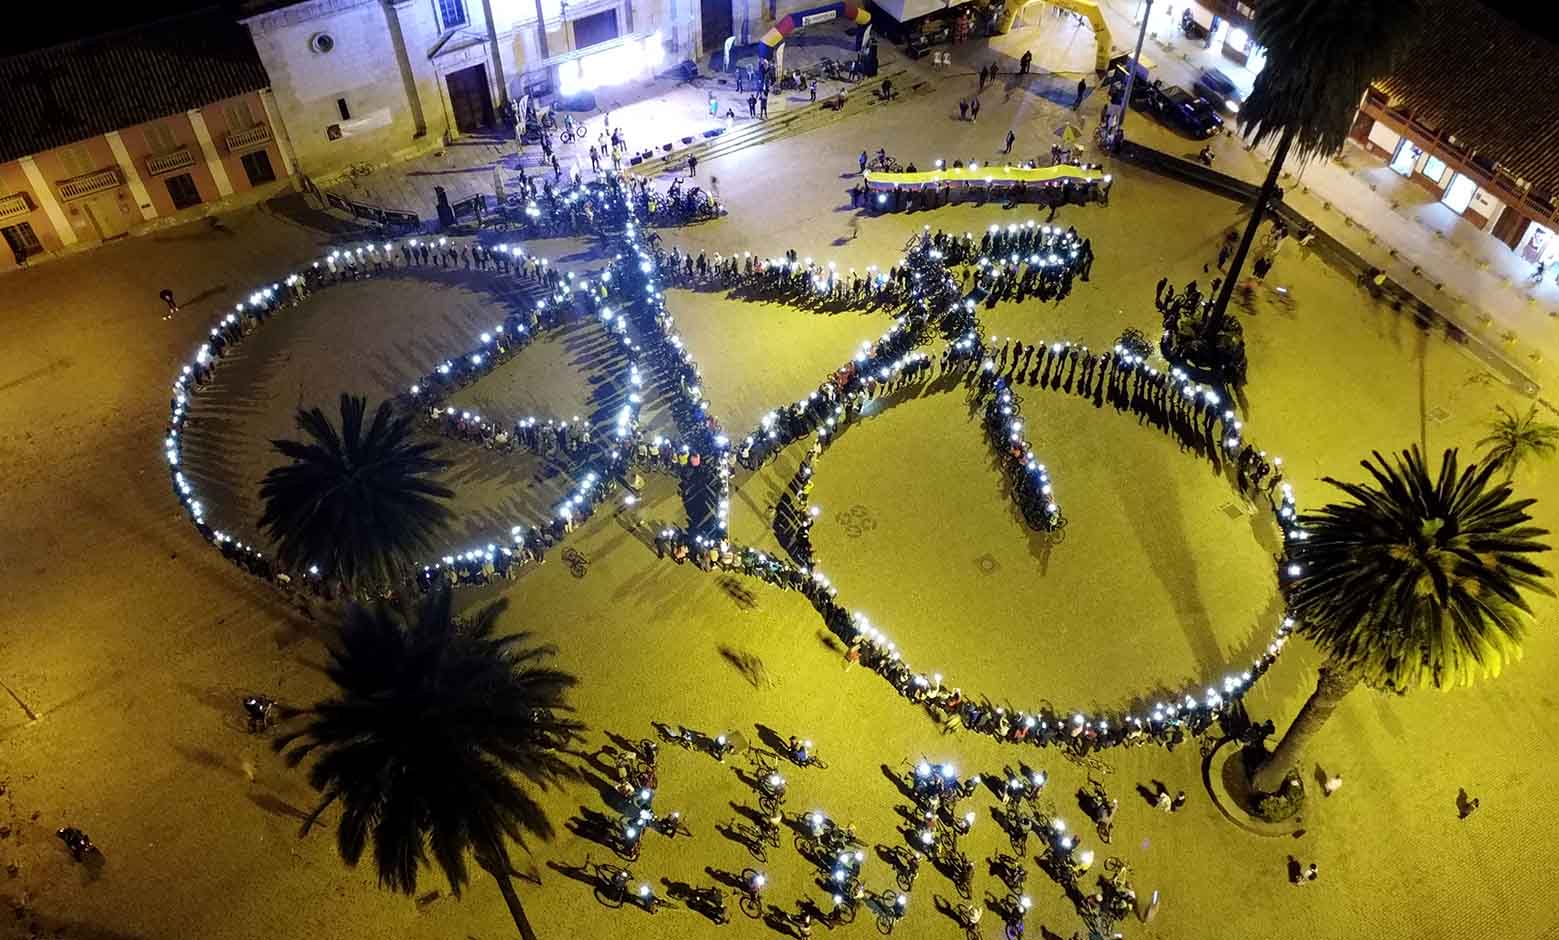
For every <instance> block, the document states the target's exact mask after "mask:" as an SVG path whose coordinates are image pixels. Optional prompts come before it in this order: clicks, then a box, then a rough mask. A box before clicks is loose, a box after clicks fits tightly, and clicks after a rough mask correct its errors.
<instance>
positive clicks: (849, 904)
mask: <svg viewBox="0 0 1559 940" xmlns="http://www.w3.org/2000/svg"><path fill="white" fill-rule="evenodd" d="M833 897H834V909H833V910H832V911H830V912H829V914H828V917H829V920H830V921H831V922H833V923H834V924H837V925H844V924H853V923H855V914H856V906H857V905H856V903H855V898H854V897H853V896H851V895H846V894H836V895H834V896H833Z"/></svg>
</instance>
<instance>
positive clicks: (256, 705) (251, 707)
mask: <svg viewBox="0 0 1559 940" xmlns="http://www.w3.org/2000/svg"><path fill="white" fill-rule="evenodd" d="M275 707H276V701H275V700H274V699H269V698H266V697H265V696H263V695H250V696H246V697H245V698H244V712H245V713H246V714H248V716H249V730H250V731H264V730H265V729H266V728H268V727H270V724H271V713H272V710H273V709H275Z"/></svg>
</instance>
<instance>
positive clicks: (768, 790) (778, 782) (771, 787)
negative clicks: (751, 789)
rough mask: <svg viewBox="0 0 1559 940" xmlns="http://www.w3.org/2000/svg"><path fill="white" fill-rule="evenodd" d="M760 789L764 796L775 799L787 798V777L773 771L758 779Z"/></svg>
mask: <svg viewBox="0 0 1559 940" xmlns="http://www.w3.org/2000/svg"><path fill="white" fill-rule="evenodd" d="M758 789H759V790H761V791H762V792H763V795H764V796H767V797H771V798H773V799H775V800H783V799H784V798H785V778H784V777H781V776H780V775H779V774H778V773H771V774H769V775H768V776H766V777H762V778H760V779H759V780H758Z"/></svg>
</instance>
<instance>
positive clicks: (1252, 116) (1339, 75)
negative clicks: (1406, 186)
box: [1240, 0, 1425, 160]
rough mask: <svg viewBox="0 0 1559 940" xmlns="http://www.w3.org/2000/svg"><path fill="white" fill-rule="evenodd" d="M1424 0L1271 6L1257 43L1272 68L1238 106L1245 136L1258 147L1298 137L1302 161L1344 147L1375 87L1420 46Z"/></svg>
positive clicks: (1277, 2) (1318, 0)
mask: <svg viewBox="0 0 1559 940" xmlns="http://www.w3.org/2000/svg"><path fill="white" fill-rule="evenodd" d="M1424 15H1425V11H1424V5H1423V3H1422V0H1271V2H1267V3H1263V4H1262V5H1261V14H1260V16H1259V17H1258V18H1257V19H1256V23H1255V27H1254V31H1255V40H1256V42H1258V43H1260V44H1261V45H1262V46H1263V47H1264V48H1265V49H1266V53H1267V63H1266V65H1265V66H1264V67H1263V68H1262V70H1261V72H1260V74H1258V75H1257V76H1256V81H1255V83H1254V85H1253V87H1252V89H1251V93H1250V95H1249V97H1247V98H1246V99H1245V102H1244V103H1243V104H1241V105H1240V123H1241V125H1242V128H1243V130H1244V133H1245V135H1246V137H1247V138H1249V139H1250V140H1251V141H1252V142H1253V143H1255V144H1257V145H1260V144H1262V143H1265V142H1266V141H1268V140H1271V139H1275V138H1277V137H1278V136H1280V135H1281V134H1282V133H1283V132H1284V130H1285V129H1292V130H1293V131H1294V141H1293V146H1294V148H1295V149H1296V150H1297V151H1298V153H1299V156H1300V158H1301V159H1303V160H1309V159H1310V158H1311V157H1315V156H1331V155H1332V154H1335V153H1337V152H1338V151H1339V150H1341V149H1342V146H1343V142H1344V141H1345V140H1346V139H1347V137H1348V131H1349V129H1350V128H1351V127H1352V126H1353V115H1354V112H1356V111H1357V110H1358V108H1359V100H1360V99H1361V98H1362V97H1363V95H1364V90H1365V89H1366V88H1368V87H1369V84H1370V82H1372V81H1374V80H1375V79H1377V78H1380V77H1381V76H1382V75H1385V74H1387V73H1389V72H1390V71H1391V69H1392V68H1393V67H1394V66H1396V65H1397V64H1398V63H1399V62H1401V61H1402V57H1403V55H1404V54H1405V53H1406V52H1407V51H1408V50H1409V49H1411V48H1412V45H1413V43H1414V42H1415V41H1416V40H1417V37H1418V33H1419V28H1420V26H1421V24H1422V22H1423V19H1424Z"/></svg>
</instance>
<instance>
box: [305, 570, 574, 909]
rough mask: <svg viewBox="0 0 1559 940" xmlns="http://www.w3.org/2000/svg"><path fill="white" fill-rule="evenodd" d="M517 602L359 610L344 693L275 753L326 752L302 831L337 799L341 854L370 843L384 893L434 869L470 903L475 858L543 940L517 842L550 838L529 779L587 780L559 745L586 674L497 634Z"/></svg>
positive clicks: (339, 655)
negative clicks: (514, 876) (522, 889)
mask: <svg viewBox="0 0 1559 940" xmlns="http://www.w3.org/2000/svg"><path fill="white" fill-rule="evenodd" d="M506 606H507V604H506V602H505V601H497V602H494V603H492V604H489V605H487V606H486V607H483V608H482V609H481V610H479V611H477V612H476V614H475V615H473V616H472V617H470V618H469V619H463V618H457V617H455V616H454V614H453V613H452V611H451V608H450V595H449V591H448V589H447V588H446V589H441V590H437V591H435V592H433V593H431V594H429V595H428V596H426V597H425V598H423V599H422V600H421V601H419V602H418V603H417V604H416V605H415V606H414V607H413V606H409V605H400V604H390V603H386V602H383V601H381V602H379V603H377V604H375V605H374V606H372V607H363V606H360V605H357V604H352V605H351V606H349V607H348V608H347V611H346V613H345V615H344V616H343V619H342V622H341V625H340V633H339V640H338V642H337V643H336V645H335V646H334V648H333V649H332V650H331V656H330V665H329V667H328V668H327V670H326V672H327V674H328V675H329V676H330V678H331V680H332V681H333V682H334V683H335V684H336V694H335V697H333V698H331V699H329V700H327V701H324V702H320V703H319V704H317V705H315V706H314V707H313V708H311V709H308V710H307V711H306V712H305V713H304V715H305V716H306V718H307V724H306V725H305V726H303V727H302V728H300V729H298V730H297V731H294V732H292V733H290V734H287V735H285V736H284V737H282V738H280V739H278V740H277V742H276V749H277V750H278V751H281V752H284V753H285V755H286V761H287V764H288V766H291V767H296V766H298V765H299V764H300V763H302V762H303V761H304V760H306V759H308V758H309V757H311V756H312V757H314V758H315V760H314V763H313V765H312V766H311V767H310V768H309V783H310V785H312V786H313V787H314V789H315V790H317V791H319V793H320V794H321V799H320V803H319V805H318V807H317V808H316V809H315V810H314V812H313V813H312V814H310V816H309V817H308V819H307V821H305V822H304V824H303V833H304V834H307V832H308V830H309V828H310V827H311V826H312V825H313V823H314V821H315V820H316V819H318V818H319V816H320V814H321V813H323V812H324V811H325V809H326V807H328V806H330V805H331V804H332V803H336V802H339V803H340V804H341V821H340V823H339V824H338V825H337V827H336V847H337V849H339V851H340V853H341V858H342V859H343V860H344V861H345V862H346V863H347V865H348V866H353V867H355V866H356V865H357V863H358V861H359V860H360V859H361V858H362V856H363V852H364V850H365V849H367V848H368V845H369V843H370V842H371V843H372V844H373V864H374V868H375V870H376V871H377V873H378V877H379V885H380V887H385V888H391V889H393V890H395V891H399V892H401V893H403V894H406V895H411V894H413V893H414V892H415V891H416V889H417V878H418V875H419V873H420V872H421V870H422V869H423V868H424V867H426V866H428V865H430V864H432V865H436V866H437V867H438V868H439V870H440V871H441V872H442V873H443V875H444V877H445V878H446V879H447V880H448V882H449V886H450V890H451V891H452V892H453V893H454V894H455V895H456V896H457V897H458V896H459V895H460V893H461V891H462V889H463V888H464V887H465V886H466V885H467V884H468V883H469V880H470V879H469V874H468V872H467V870H466V856H467V855H470V856H471V857H472V858H473V859H474V860H475V862H476V864H477V866H478V867H480V868H481V869H483V870H484V871H486V872H487V873H488V874H490V875H492V876H493V878H494V879H495V880H496V881H497V882H498V889H499V890H500V891H501V892H502V893H503V897H504V900H505V901H506V902H507V903H508V905H509V913H510V914H511V915H512V916H513V917H514V923H515V926H517V927H518V928H519V931H520V935H521V936H522V937H524V938H525V940H535V937H536V932H535V930H534V929H532V927H531V925H530V921H529V919H527V917H526V915H525V909H524V907H523V906H522V905H521V903H520V898H519V895H518V894H516V893H515V890H514V884H513V882H512V880H511V877H510V875H511V872H512V871H513V865H512V863H511V861H510V857H509V849H508V844H509V842H511V841H513V842H517V843H520V844H521V845H524V843H525V840H526V837H527V836H536V837H539V838H541V839H543V840H546V839H551V838H552V835H553V828H552V823H551V821H550V820H549V819H548V818H547V814H546V811H545V810H543V809H542V807H541V806H540V805H539V804H538V803H537V802H536V800H535V798H534V797H533V796H532V794H531V792H530V790H529V789H528V786H527V785H534V786H536V787H539V788H540V789H542V790H546V789H548V788H550V787H552V786H554V785H556V784H559V783H561V782H563V781H567V780H573V779H577V778H578V777H579V776H580V774H579V772H578V770H577V769H576V768H574V767H573V766H572V765H570V764H569V763H568V762H567V761H565V760H564V758H563V757H562V756H561V754H560V753H559V751H558V749H559V748H561V747H563V746H565V745H567V744H568V743H570V742H573V741H576V740H578V739H579V738H580V736H581V735H580V732H581V731H582V730H583V727H584V726H583V725H582V724H580V723H579V722H578V721H575V720H574V719H572V718H569V717H567V713H568V712H570V711H571V709H570V707H569V705H568V702H567V695H568V692H569V690H570V689H571V688H572V687H573V686H574V684H575V682H576V681H577V680H576V679H575V677H574V676H572V675H570V674H569V673H566V672H561V671H559V670H557V669H552V668H548V667H546V666H544V665H542V663H543V661H544V660H546V659H547V658H549V657H550V656H552V654H553V652H554V650H553V649H552V648H551V647H545V646H542V647H533V646H529V645H528V643H529V641H530V634H528V633H517V634H511V635H509V636H497V635H495V628H496V625H497V621H498V618H499V616H500V615H501V614H502V613H503V611H504V609H505V607H506ZM429 852H431V854H432V860H431V863H430V860H429V858H428V855H429Z"/></svg>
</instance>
